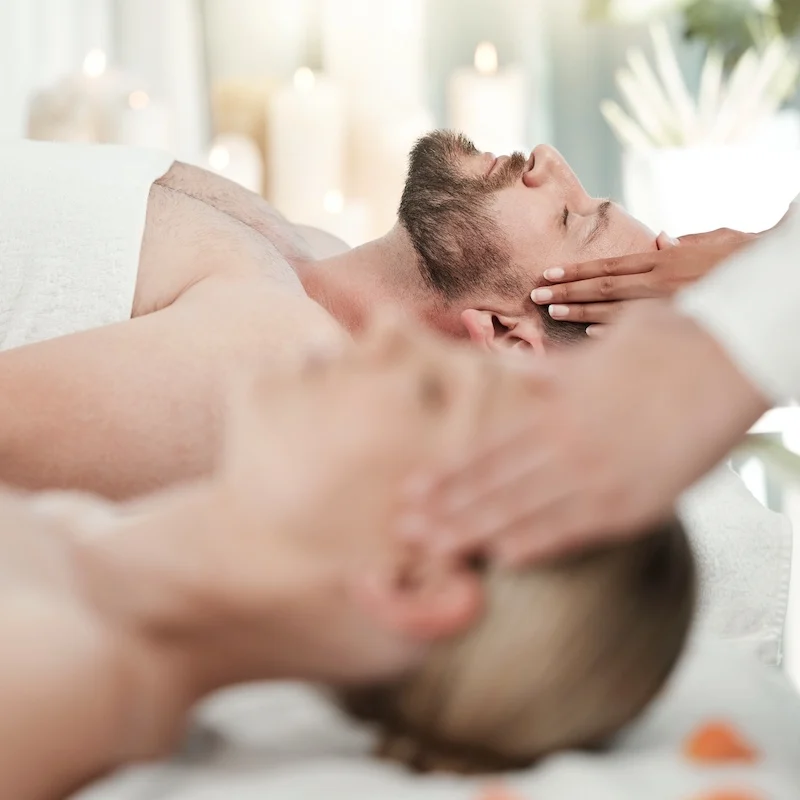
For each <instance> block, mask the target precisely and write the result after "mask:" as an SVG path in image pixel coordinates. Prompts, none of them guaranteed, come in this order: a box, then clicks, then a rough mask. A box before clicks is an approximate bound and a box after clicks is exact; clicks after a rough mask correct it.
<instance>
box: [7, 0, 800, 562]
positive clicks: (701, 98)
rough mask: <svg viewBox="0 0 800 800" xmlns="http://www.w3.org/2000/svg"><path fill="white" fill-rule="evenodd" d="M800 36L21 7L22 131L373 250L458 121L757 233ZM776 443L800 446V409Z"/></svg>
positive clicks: (299, 2)
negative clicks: (274, 212)
mask: <svg viewBox="0 0 800 800" xmlns="http://www.w3.org/2000/svg"><path fill="white" fill-rule="evenodd" d="M798 29H800V0H0V66H1V67H2V74H3V76H4V79H3V81H2V83H1V84H0V137H30V138H35V139H42V140H61V141H78V142H111V143H114V142H116V143H122V144H128V145H137V146H150V147H160V148H166V149H168V150H170V151H172V152H173V153H174V154H175V156H176V157H177V158H179V159H181V160H184V161H187V162H190V163H194V164H198V165H201V166H204V167H206V168H208V169H211V170H214V171H216V172H218V173H221V174H223V175H226V176H227V177H229V178H231V179H233V180H235V181H238V182H239V183H241V184H243V185H244V186H247V187H248V188H250V189H252V190H254V191H257V192H259V193H262V194H264V195H265V196H266V197H267V198H268V199H270V200H271V201H272V202H273V203H274V204H275V205H276V206H277V207H278V208H279V210H281V211H282V212H283V213H284V214H286V215H287V216H288V217H289V218H290V219H291V220H293V221H295V222H299V223H305V224H310V225H317V226H320V227H322V228H326V229H328V230H330V231H332V232H333V233H336V234H338V235H339V236H340V237H342V238H343V239H345V240H346V241H347V242H349V243H350V244H352V245H357V244H359V243H361V242H363V241H365V240H367V239H369V238H372V237H374V236H379V235H381V234H383V233H384V232H385V231H386V230H388V228H389V227H390V226H391V225H392V224H393V221H394V218H395V212H396V207H397V204H398V200H399V197H400V192H401V189H402V185H403V180H404V176H405V169H406V159H407V154H408V151H409V148H410V147H411V145H412V144H413V142H414V140H415V139H416V138H417V137H418V136H419V135H421V134H422V133H424V132H426V131H427V130H429V129H431V128H434V127H452V128H456V129H459V130H462V131H464V132H465V133H467V134H468V135H469V136H471V137H472V138H473V139H474V140H475V141H476V144H477V145H478V146H479V147H481V148H482V149H485V150H491V151H494V152H508V151H510V150H512V149H524V150H528V149H530V148H531V147H533V146H535V145H536V144H538V143H540V142H549V143H552V144H554V145H555V146H556V147H558V148H559V149H560V150H561V151H562V152H563V153H564V155H565V156H566V158H567V159H568V161H569V162H570V163H571V164H572V165H573V167H574V169H575V171H576V172H577V174H578V175H579V177H580V178H581V179H582V181H583V182H584V184H585V186H586V188H587V189H588V190H589V191H590V192H592V193H593V194H595V195H598V196H610V197H612V198H614V199H616V200H619V201H622V202H623V203H624V204H625V205H627V206H628V208H629V210H630V211H631V212H632V213H633V214H634V215H635V216H638V217H640V218H641V219H643V220H644V221H645V222H647V223H648V224H650V225H651V226H652V227H653V228H655V229H656V230H662V229H663V230H666V231H667V232H669V233H670V234H672V235H676V236H677V235H681V234H684V233H689V232H696V231H702V230H710V229H713V228H716V227H720V226H729V227H734V228H738V229H740V230H749V231H758V230H763V229H766V228H768V227H770V226H772V225H773V224H774V223H775V222H777V220H778V219H780V217H781V216H782V215H783V213H784V212H785V210H786V207H787V205H788V204H789V202H790V201H791V200H792V199H793V198H794V197H795V195H796V194H797V193H798V191H800V111H798V102H797V77H798V55H797V54H798V46H797V35H798ZM787 415H792V416H787ZM759 430H760V431H761V432H762V434H763V435H766V436H774V437H775V438H777V439H783V441H784V442H786V443H787V444H790V445H791V446H793V447H794V448H800V439H798V436H800V424H799V423H798V421H797V413H796V411H788V410H778V411H776V412H772V414H771V415H770V416H768V417H767V418H765V420H764V421H762V423H761V427H760V428H759ZM736 466H737V467H738V468H739V469H740V471H741V472H742V474H743V476H744V477H745V479H746V481H747V483H748V485H749V486H750V487H751V489H752V490H753V491H754V492H755V493H756V495H757V496H758V497H760V499H762V500H763V501H764V502H765V503H768V504H769V505H771V506H773V507H775V508H785V507H786V506H787V502H788V503H789V504H790V505H791V504H793V506H794V507H795V508H794V511H795V512H796V513H795V514H794V516H796V517H797V519H798V523H800V494H797V493H795V495H796V496H795V495H792V497H790V498H789V500H788V501H787V500H786V498H785V497H784V496H783V493H782V490H779V488H778V487H777V484H775V483H774V482H771V481H770V480H769V479H768V475H767V473H766V472H765V469H764V466H763V465H762V464H761V463H760V462H759V461H758V460H757V459H753V458H747V459H744V460H740V461H739V462H738V463H737V464H736ZM798 527H799V529H800V525H798ZM799 568H800V567H799Z"/></svg>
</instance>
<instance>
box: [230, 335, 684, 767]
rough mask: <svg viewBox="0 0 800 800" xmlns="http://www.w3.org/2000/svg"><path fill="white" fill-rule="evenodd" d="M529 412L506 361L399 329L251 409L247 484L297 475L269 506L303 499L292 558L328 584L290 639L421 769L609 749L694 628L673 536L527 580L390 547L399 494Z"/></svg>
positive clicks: (550, 568)
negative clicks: (415, 472) (304, 643)
mask: <svg viewBox="0 0 800 800" xmlns="http://www.w3.org/2000/svg"><path fill="white" fill-rule="evenodd" d="M535 396H536V389H535V387H532V383H531V381H530V380H528V379H526V377H525V374H524V373H523V372H521V371H518V370H512V369H509V368H507V367H506V366H505V365H504V363H503V360H502V359H496V358H490V357H486V356H485V355H484V354H481V353H476V352H475V351H474V348H471V347H458V346H456V345H454V344H452V343H448V342H446V341H444V340H442V339H441V338H434V337H430V336H427V335H424V334H421V333H418V332H412V331H409V330H405V329H404V328H403V327H402V326H394V327H393V328H392V329H391V331H390V332H388V333H384V334H380V335H377V336H375V337H370V335H367V336H366V337H365V338H364V339H362V340H360V341H359V342H358V343H356V344H354V345H353V346H352V347H351V348H350V349H349V350H348V352H347V354H346V355H345V356H344V357H343V358H342V359H340V360H337V361H334V362H332V363H329V364H326V365H322V366H316V367H315V368H314V369H311V370H307V371H306V372H305V373H304V376H303V379H302V381H300V382H298V381H291V382H290V383H289V384H288V385H286V386H283V385H282V386H280V387H277V386H276V383H275V379H274V377H272V378H271V380H270V381H269V384H268V385H267V386H265V388H264V392H263V396H261V397H260V399H259V402H258V404H257V405H256V406H254V409H255V410H256V411H257V413H258V414H259V415H262V416H263V417H264V418H266V419H268V420H269V423H270V424H269V425H268V426H264V428H263V430H264V434H263V436H262V437H261V438H260V439H259V441H261V439H263V445H261V446H260V447H259V449H258V453H259V459H260V462H259V463H260V467H259V468H258V469H254V467H253V464H252V462H247V464H246V468H245V469H244V470H243V471H242V473H241V474H240V475H237V476H236V483H237V485H239V484H241V483H242V482H245V481H248V480H250V481H252V480H254V478H253V477H252V476H253V475H254V474H255V475H256V476H257V475H263V474H276V475H285V476H294V475H299V476H302V480H297V481H296V482H295V481H292V480H289V478H284V479H282V481H281V482H280V483H279V486H280V496H281V498H282V501H281V503H278V504H276V503H271V506H270V507H271V508H273V516H274V514H276V513H277V511H275V510H274V507H275V506H278V507H279V506H281V504H285V501H286V500H285V499H286V497H290V498H291V497H294V498H295V502H296V504H297V507H296V509H295V510H294V511H293V512H292V514H291V515H290V516H289V519H292V520H294V522H293V525H294V526H295V527H294V528H293V530H297V531H299V533H298V534H297V535H296V536H293V537H292V541H293V542H297V543H300V544H302V542H303V541H304V536H305V538H307V537H308V534H307V533H306V534H305V535H304V534H303V533H302V532H303V531H304V530H305V531H311V532H313V538H312V540H311V541H312V544H313V546H312V547H311V548H310V549H309V548H308V547H301V556H300V557H298V558H297V560H296V561H297V563H298V564H299V565H301V566H300V567H298V572H299V573H300V574H301V575H304V574H305V573H306V572H310V573H311V574H314V575H328V576H329V577H328V578H326V579H325V580H324V581H322V582H321V583H319V585H320V586H321V589H320V590H319V601H318V604H317V606H316V610H315V612H314V613H313V614H311V615H310V614H309V613H308V611H307V610H304V617H303V619H304V620H305V622H304V621H303V620H300V621H296V625H293V626H292V627H294V628H302V627H303V626H304V625H305V626H306V627H309V622H308V620H313V626H312V627H311V631H312V635H313V638H314V641H315V648H317V651H318V649H319V646H320V640H321V639H326V641H327V642H328V651H327V652H328V653H329V655H328V658H327V662H328V663H330V664H331V665H335V668H336V669H337V670H339V671H340V674H341V680H340V681H339V683H341V684H342V685H347V684H349V685H356V686H361V688H359V689H354V690H351V691H346V692H344V693H343V695H342V698H343V702H344V703H345V705H346V707H347V708H348V709H350V711H351V712H352V713H354V714H356V715H358V716H360V717H362V718H364V719H367V720H371V721H373V722H375V723H377V725H378V727H379V730H380V732H381V733H382V734H383V738H384V740H385V747H384V751H385V752H386V753H388V754H392V755H394V756H398V757H402V759H403V760H404V761H406V762H408V763H409V764H412V765H414V766H417V767H448V768H454V769H460V770H470V771H471V770H487V769H491V768H501V767H510V766H519V765H523V764H528V763H530V762H531V761H533V760H534V759H535V758H537V757H538V756H540V755H542V754H544V753H547V752H550V751H552V750H555V749H558V748H563V747H577V746H581V745H592V744H595V743H598V742H600V741H601V740H602V739H603V738H604V737H606V736H609V735H610V734H612V733H614V732H615V731H617V730H618V729H619V728H620V727H621V726H622V725H624V724H625V723H626V722H628V721H629V720H630V719H632V718H633V717H635V716H636V714H637V713H638V712H639V711H640V710H641V709H642V708H643V707H644V706H645V705H646V704H647V703H648V702H649V700H650V699H651V698H652V697H653V696H654V695H655V694H656V692H657V691H658V690H659V688H660V687H661V685H662V683H663V682H664V680H665V679H666V677H667V675H668V674H669V673H670V670H671V669H672V667H673V665H674V663H675V661H676V659H677V658H678V655H679V653H680V651H681V648H682V645H683V642H684V639H685V637H686V634H687V631H688V629H689V624H690V618H691V615H692V603H693V566H692V558H691V554H690V550H689V547H688V544H687V540H686V536H685V534H684V532H683V530H682V529H681V527H680V526H679V525H678V523H677V522H674V521H673V522H670V523H669V524H666V525H664V526H662V527H660V528H659V529H657V530H653V531H651V532H649V533H648V535H646V536H644V537H642V538H641V539H640V540H638V541H626V542H624V543H621V544H616V545H614V546H610V547H607V548H605V549H603V550H599V551H597V552H594V553H588V554H585V555H582V556H580V557H574V558H570V559H567V560H563V561H561V562H559V563H552V564H547V565H541V566H536V567H532V568H530V569H527V570H522V571H517V572H511V571H506V570H504V569H501V568H500V567H499V566H495V565H494V564H492V563H491V562H486V561H485V560H484V561H477V560H472V559H465V558H455V557H452V556H449V555H443V554H440V553H436V552H434V551H432V550H431V549H430V548H427V547H420V546H418V545H413V544H408V543H406V542H403V541H400V540H399V539H398V537H396V536H393V535H390V533H389V529H390V525H391V521H392V519H393V518H394V514H395V510H396V503H397V486H398V485H400V484H401V482H402V481H403V479H404V478H405V477H407V476H408V474H409V472H410V471H411V470H412V468H413V466H414V465H417V464H419V461H420V459H425V460H428V459H431V458H433V457H435V458H437V459H438V458H452V457H454V455H455V454H456V453H458V452H460V451H461V449H463V446H464V442H469V441H473V440H474V437H475V435H476V433H477V432H481V433H482V434H484V435H491V434H492V433H498V432H499V431H500V430H501V429H503V428H504V420H507V419H508V418H509V416H511V415H518V414H520V413H523V411H529V410H530V408H531V403H532V402H533V398H535ZM309 419H314V423H315V424H314V425H313V426H309V424H308V420H309ZM253 430H254V429H253V428H252V427H250V428H248V430H247V431H245V432H243V435H242V441H243V442H247V443H250V442H252V439H253ZM267 431H268V433H267ZM281 442H284V445H285V446H282V444H281ZM273 450H274V462H270V463H265V462H264V461H263V459H264V457H265V453H266V454H269V453H270V452H272V451H273ZM293 487H294V488H293ZM262 491H263V490H262ZM320 510H322V513H323V514H324V516H323V517H322V518H320V513H321V512H320ZM304 516H305V521H304V522H303V524H299V523H298V519H300V520H303V518H304ZM304 580H305V578H304ZM318 582H319V579H318V578H317V579H315V581H314V583H315V584H316V583H318ZM284 622H285V624H290V622H291V621H284ZM294 635H295V636H297V633H296V632H295V633H294ZM367 667H368V668H367ZM365 670H366V671H365ZM365 674H368V675H369V676H370V677H371V678H372V679H373V683H372V685H368V686H366V687H364V685H363V678H362V676H363V675H365ZM376 677H378V678H379V680H377V681H375V678H376Z"/></svg>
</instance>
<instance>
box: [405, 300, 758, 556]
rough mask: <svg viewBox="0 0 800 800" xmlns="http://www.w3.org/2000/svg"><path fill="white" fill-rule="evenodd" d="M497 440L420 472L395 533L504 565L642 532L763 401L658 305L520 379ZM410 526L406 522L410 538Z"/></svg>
mask: <svg viewBox="0 0 800 800" xmlns="http://www.w3.org/2000/svg"><path fill="white" fill-rule="evenodd" d="M529 380H530V385H531V390H530V398H529V400H528V404H527V408H526V409H525V411H524V412H523V413H521V414H518V415H516V416H509V419H508V422H507V431H506V433H505V435H504V436H503V437H502V438H501V437H495V438H493V439H492V438H487V439H486V443H485V444H484V446H483V447H479V448H476V449H475V450H474V451H473V452H472V453H471V454H470V455H469V456H468V457H467V458H465V459H463V460H461V461H459V462H456V463H454V464H451V465H450V466H449V468H448V469H447V470H445V471H443V472H441V473H440V474H428V475H423V476H420V478H419V481H418V488H417V490H416V491H414V492H412V493H411V494H412V496H411V497H410V498H409V508H408V516H407V517H406V518H405V519H404V520H400V521H399V523H398V528H399V530H398V533H400V534H403V533H405V534H406V535H410V536H414V535H416V536H419V537H425V536H426V535H427V532H428V531H430V530H433V531H435V532H436V537H435V538H436V541H437V542H438V544H439V545H440V546H441V547H443V548H444V549H445V550H447V551H450V552H456V553H465V552H469V551H470V550H474V549H476V548H477V549H489V550H490V551H492V552H495V553H498V554H499V555H500V556H501V557H503V558H505V559H507V560H508V561H509V562H512V563H516V564H521V563H524V562H527V561H536V560H544V559H546V558H553V557H560V556H563V555H565V554H567V553H570V552H574V551H580V550H581V549H584V548H591V547H597V546H600V545H604V544H608V543H611V542H613V541H619V540H621V539H624V538H626V537H634V536H637V535H640V534H641V533H642V532H643V531H645V530H646V529H647V528H648V526H650V525H652V524H653V523H655V522H657V521H658V519H659V517H660V516H662V515H666V514H667V513H669V512H670V509H671V507H672V505H673V503H674V501H675V499H676V497H677V495H678V494H679V493H680V492H681V491H683V490H684V489H685V488H687V487H688V486H689V485H690V484H691V483H692V482H693V481H694V480H696V479H697V478H699V477H700V476H701V475H702V474H703V473H704V472H705V471H706V470H708V469H709V468H711V467H712V466H713V465H714V463H716V461H718V460H719V459H720V458H721V457H722V456H723V455H724V454H725V453H726V452H727V450H728V449H729V448H730V447H731V446H732V445H733V444H735V442H736V440H737V439H738V438H739V436H740V435H741V434H742V433H743V432H744V431H746V430H747V428H748V427H749V426H750V425H751V424H752V423H753V422H754V421H755V420H756V419H757V418H758V416H759V415H760V414H761V413H763V412H764V411H765V410H766V408H767V406H768V404H767V402H766V401H765V400H764V399H763V398H762V397H761V396H760V395H759V393H758V392H757V391H756V390H755V389H754V388H753V387H752V386H751V385H750V384H749V382H748V381H747V380H746V379H745V378H744V377H743V376H742V375H741V374H740V373H739V372H738V370H737V369H736V368H735V367H734V366H733V365H732V363H731V362H730V361H729V359H728V358H727V356H726V355H725V353H724V351H723V350H722V348H721V347H720V346H719V345H718V344H717V343H716V342H715V341H714V340H713V339H712V337H711V336H710V335H709V334H707V333H706V332H705V331H703V330H702V329H701V328H700V327H699V326H698V325H697V324H696V323H694V322H692V321H691V320H689V319H687V318H683V317H681V316H679V315H678V314H676V313H675V312H674V311H672V310H670V309H669V308H668V307H666V306H664V304H660V305H659V306H657V307H656V308H655V309H653V311H652V313H648V314H634V315H630V316H629V317H626V319H625V320H624V321H623V323H622V324H621V325H620V326H619V328H618V329H617V330H615V331H613V332H612V334H611V335H610V336H609V337H608V339H607V340H604V341H602V342H598V343H596V344H592V345H591V346H589V347H587V348H585V349H580V350H576V351H575V352H572V353H563V354H560V355H556V356H554V357H553V358H551V359H546V360H544V361H542V362H541V363H540V364H538V365H537V366H536V367H535V369H534V370H532V371H531V375H530V378H529ZM407 520H415V521H416V522H415V526H414V527H413V528H412V527H411V526H410V525H409V524H408V522H407Z"/></svg>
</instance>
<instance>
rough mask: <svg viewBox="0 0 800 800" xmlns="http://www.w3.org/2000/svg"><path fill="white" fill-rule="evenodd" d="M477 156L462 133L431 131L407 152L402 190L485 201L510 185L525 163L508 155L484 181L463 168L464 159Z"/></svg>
mask: <svg viewBox="0 0 800 800" xmlns="http://www.w3.org/2000/svg"><path fill="white" fill-rule="evenodd" d="M477 155H480V151H479V150H478V149H477V147H475V145H474V144H473V142H472V141H470V140H469V139H468V138H467V137H466V136H464V135H463V134H460V133H455V132H453V131H433V132H432V133H429V134H427V135H425V136H423V137H422V138H421V139H420V140H419V141H418V142H417V143H416V145H415V146H414V148H413V150H412V151H411V155H410V158H409V169H408V178H407V180H406V191H407V192H409V193H413V194H418V193H419V192H420V190H422V189H426V190H428V192H433V191H438V192H441V193H442V194H443V195H447V196H450V197H452V196H457V195H465V196H466V195H469V196H472V197H475V198H476V199H477V198H481V197H482V198H485V197H487V196H488V195H490V194H492V193H493V192H497V191H499V190H500V189H503V188H505V187H507V186H509V185H511V184H513V183H514V182H515V181H516V180H517V179H518V178H519V177H520V176H521V175H522V173H523V172H524V171H525V166H526V164H527V161H528V159H527V157H526V156H525V154H524V153H512V154H511V156H510V158H509V160H508V161H506V162H505V163H503V165H502V166H501V167H500V168H499V169H497V170H496V171H495V172H494V173H493V174H492V175H491V177H488V178H487V177H485V176H482V175H472V174H470V172H469V170H468V169H467V160H468V159H469V158H470V157H474V156H477Z"/></svg>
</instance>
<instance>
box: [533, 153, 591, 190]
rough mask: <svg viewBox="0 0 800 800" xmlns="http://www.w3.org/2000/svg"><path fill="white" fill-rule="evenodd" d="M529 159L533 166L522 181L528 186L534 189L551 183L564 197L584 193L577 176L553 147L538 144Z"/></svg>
mask: <svg viewBox="0 0 800 800" xmlns="http://www.w3.org/2000/svg"><path fill="white" fill-rule="evenodd" d="M531 159H532V161H533V168H532V169H531V170H529V171H528V172H526V173H525V175H524V176H523V181H524V183H525V185H526V186H528V187H529V188H532V189H534V188H536V187H539V186H543V185H545V184H553V185H555V186H556V187H557V188H558V189H559V190H560V191H561V192H562V193H563V194H564V196H565V197H566V196H570V195H575V196H580V197H583V196H585V195H586V192H585V190H584V188H583V186H582V185H581V182H580V181H579V180H578V176H577V175H576V174H575V173H574V172H573V171H572V168H571V167H570V166H569V164H567V162H566V160H565V159H564V156H562V155H561V153H559V152H558V150H556V149H555V147H551V146H550V145H547V144H540V145H539V146H538V147H535V148H534V149H533V152H532V153H531Z"/></svg>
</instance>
